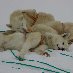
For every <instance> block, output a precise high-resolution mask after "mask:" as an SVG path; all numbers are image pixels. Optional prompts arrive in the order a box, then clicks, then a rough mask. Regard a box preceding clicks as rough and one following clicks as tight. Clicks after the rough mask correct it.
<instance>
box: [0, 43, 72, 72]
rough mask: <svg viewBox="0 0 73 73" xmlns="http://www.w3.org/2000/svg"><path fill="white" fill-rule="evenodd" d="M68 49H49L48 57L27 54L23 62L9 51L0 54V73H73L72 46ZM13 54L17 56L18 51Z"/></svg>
mask: <svg viewBox="0 0 73 73" xmlns="http://www.w3.org/2000/svg"><path fill="white" fill-rule="evenodd" d="M69 49H70V52H67V51H59V50H51V49H49V50H47V52H48V53H49V54H50V57H45V56H41V55H38V54H36V53H29V54H26V55H25V59H26V60H25V61H19V60H17V59H16V58H15V56H14V55H13V54H12V53H11V51H10V50H7V51H4V52H0V73H73V44H72V45H71V46H70V48H69ZM13 52H14V53H15V55H18V51H16V50H13Z"/></svg>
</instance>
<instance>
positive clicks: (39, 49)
mask: <svg viewBox="0 0 73 73" xmlns="http://www.w3.org/2000/svg"><path fill="white" fill-rule="evenodd" d="M32 36H33V37H32ZM45 37H46V38H45V41H46V40H48V41H47V45H46V42H45V43H41V41H42V35H41V33H40V32H31V33H28V34H27V35H26V36H25V34H23V33H20V32H15V33H13V34H9V35H5V34H3V33H0V50H2V51H3V50H7V49H10V50H18V51H19V57H20V58H24V55H25V54H26V53H28V52H29V50H30V49H32V48H35V49H34V52H36V53H38V54H40V55H43V54H44V53H45V50H46V49H48V48H51V49H58V50H67V49H68V43H67V41H65V40H64V39H63V38H62V37H61V36H60V35H54V34H52V33H48V32H46V33H45ZM59 37H60V38H61V39H58V38H59ZM52 40H53V41H52ZM39 44H40V45H39Z"/></svg>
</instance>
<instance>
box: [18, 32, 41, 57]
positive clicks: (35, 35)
mask: <svg viewBox="0 0 73 73" xmlns="http://www.w3.org/2000/svg"><path fill="white" fill-rule="evenodd" d="M40 41H41V33H39V32H32V33H29V34H28V35H27V37H26V41H25V43H24V44H23V46H22V49H21V51H20V54H19V57H20V58H24V55H25V54H26V53H27V52H28V51H29V49H30V48H35V47H36V46H37V45H38V44H39V43H40Z"/></svg>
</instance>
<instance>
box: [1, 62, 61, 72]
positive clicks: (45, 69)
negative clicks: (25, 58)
mask: <svg viewBox="0 0 73 73" xmlns="http://www.w3.org/2000/svg"><path fill="white" fill-rule="evenodd" d="M2 62H5V63H8V64H9V63H12V64H19V65H22V66H29V67H32V68H37V69H41V70H44V71H49V72H53V73H60V72H56V71H54V70H51V69H47V68H42V67H39V66H33V65H28V64H23V63H18V62H9V61H8V62H6V61H2Z"/></svg>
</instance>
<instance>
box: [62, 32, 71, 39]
mask: <svg viewBox="0 0 73 73" xmlns="http://www.w3.org/2000/svg"><path fill="white" fill-rule="evenodd" d="M61 36H62V37H63V38H66V39H67V38H69V36H70V33H66V32H65V33H63V34H61Z"/></svg>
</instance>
